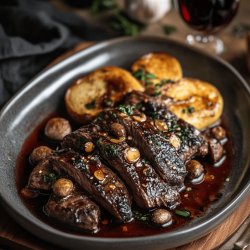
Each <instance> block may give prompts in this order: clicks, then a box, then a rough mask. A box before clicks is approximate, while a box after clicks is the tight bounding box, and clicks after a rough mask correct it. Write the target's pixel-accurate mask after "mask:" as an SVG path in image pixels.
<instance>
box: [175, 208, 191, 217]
mask: <svg viewBox="0 0 250 250" xmlns="http://www.w3.org/2000/svg"><path fill="white" fill-rule="evenodd" d="M175 214H177V215H179V216H181V217H185V218H188V217H190V216H191V213H190V212H189V211H187V210H179V209H176V210H175Z"/></svg>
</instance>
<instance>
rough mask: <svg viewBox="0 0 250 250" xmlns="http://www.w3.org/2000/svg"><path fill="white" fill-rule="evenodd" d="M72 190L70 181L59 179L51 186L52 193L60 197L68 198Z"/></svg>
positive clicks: (72, 186) (72, 185)
mask: <svg viewBox="0 0 250 250" xmlns="http://www.w3.org/2000/svg"><path fill="white" fill-rule="evenodd" d="M73 189H74V184H73V182H72V181H71V180H69V179H65V178H60V179H58V180H57V181H56V182H55V183H54V184H53V186H52V190H53V193H54V194H55V195H57V196H60V197H66V196H68V195H69V194H70V193H71V192H72V191H73Z"/></svg>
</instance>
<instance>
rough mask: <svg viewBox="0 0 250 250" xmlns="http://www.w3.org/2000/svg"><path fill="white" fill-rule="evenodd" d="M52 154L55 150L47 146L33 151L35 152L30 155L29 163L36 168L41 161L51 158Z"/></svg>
mask: <svg viewBox="0 0 250 250" xmlns="http://www.w3.org/2000/svg"><path fill="white" fill-rule="evenodd" d="M52 152H53V150H52V149H51V148H49V147H47V146H39V147H37V148H35V149H33V151H32V152H31V154H30V157H29V161H30V163H31V164H32V165H33V166H35V165H37V164H38V163H39V162H40V161H41V160H43V159H45V158H46V157H48V156H50V155H51V154H52Z"/></svg>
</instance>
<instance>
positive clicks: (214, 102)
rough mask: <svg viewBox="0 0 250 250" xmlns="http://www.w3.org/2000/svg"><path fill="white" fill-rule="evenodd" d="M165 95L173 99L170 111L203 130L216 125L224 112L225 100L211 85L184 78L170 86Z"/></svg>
mask: <svg viewBox="0 0 250 250" xmlns="http://www.w3.org/2000/svg"><path fill="white" fill-rule="evenodd" d="M163 94H164V95H166V96H167V97H170V98H172V102H171V103H170V106H169V109H170V110H171V111H172V112H173V113H175V114H176V115H177V116H178V117H179V118H182V119H183V120H185V121H186V122H188V123H190V124H192V125H193V126H194V127H196V128H198V129H200V130H202V129H205V128H206V127H208V126H209V125H212V124H213V123H215V122H216V121H217V120H218V119H219V118H220V116H221V114H222V111H223V98H222V96H221V94H220V92H219V91H218V89H216V87H214V86H213V85H211V84H210V83H207V82H204V81H201V80H197V79H192V78H183V79H181V80H180V81H178V82H177V83H174V84H169V85H168V86H167V88H165V89H164V93H163Z"/></svg>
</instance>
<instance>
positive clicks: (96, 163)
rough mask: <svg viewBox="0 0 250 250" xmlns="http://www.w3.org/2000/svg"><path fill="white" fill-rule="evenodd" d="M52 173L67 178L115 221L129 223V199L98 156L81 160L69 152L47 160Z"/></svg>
mask: <svg viewBox="0 0 250 250" xmlns="http://www.w3.org/2000/svg"><path fill="white" fill-rule="evenodd" d="M50 162H51V164H52V167H53V169H54V170H55V171H58V172H61V171H62V170H63V171H64V172H65V173H66V174H67V175H69V176H70V177H71V178H72V179H73V180H74V181H75V182H76V183H78V185H79V186H80V187H81V188H83V189H84V190H85V191H86V192H87V193H88V194H90V195H91V196H92V197H93V199H94V200H95V201H96V202H97V203H98V204H99V205H101V206H103V207H104V208H106V209H107V210H108V211H109V212H110V213H111V214H112V215H113V216H114V217H116V218H117V219H118V220H120V221H123V222H127V221H131V220H132V218H133V216H132V211H131V199H130V196H129V193H128V191H127V188H126V187H125V185H124V184H123V182H122V181H121V180H120V179H119V178H118V176H117V175H116V174H115V173H113V172H112V171H111V170H110V169H109V168H107V167H106V166H105V165H104V164H103V163H102V162H101V161H100V159H99V156H98V155H93V156H88V157H85V156H81V155H80V154H78V153H76V152H74V151H72V150H69V151H68V152H63V153H62V154H59V155H58V156H53V157H51V158H50Z"/></svg>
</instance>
